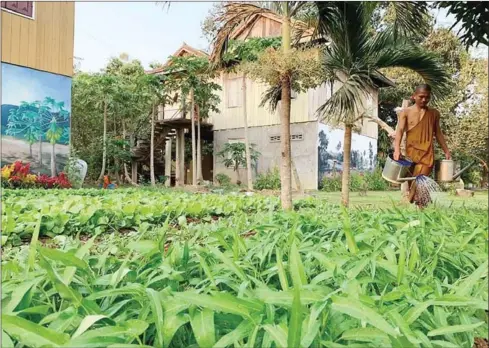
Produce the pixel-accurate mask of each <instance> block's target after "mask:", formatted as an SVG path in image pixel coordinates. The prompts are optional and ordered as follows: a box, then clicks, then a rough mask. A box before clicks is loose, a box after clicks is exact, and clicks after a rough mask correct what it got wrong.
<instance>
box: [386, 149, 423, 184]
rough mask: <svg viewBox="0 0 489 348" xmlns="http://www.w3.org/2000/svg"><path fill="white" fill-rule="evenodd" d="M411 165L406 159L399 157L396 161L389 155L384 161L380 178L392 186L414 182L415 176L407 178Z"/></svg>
mask: <svg viewBox="0 0 489 348" xmlns="http://www.w3.org/2000/svg"><path fill="white" fill-rule="evenodd" d="M413 164H414V163H413V162H412V161H411V160H410V159H409V158H407V157H404V156H401V157H400V158H399V160H398V161H396V160H395V159H394V158H393V157H392V155H389V156H388V157H387V159H386V161H385V165H384V170H383V171H382V177H383V178H384V179H385V180H387V181H389V182H391V183H393V184H402V183H403V182H406V181H412V180H416V177H415V176H411V177H408V176H407V175H408V174H409V169H410V168H411V166H412V165H413Z"/></svg>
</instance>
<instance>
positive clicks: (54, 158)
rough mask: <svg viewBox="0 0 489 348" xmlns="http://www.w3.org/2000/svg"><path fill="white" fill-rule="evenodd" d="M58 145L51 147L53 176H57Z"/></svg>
mask: <svg viewBox="0 0 489 348" xmlns="http://www.w3.org/2000/svg"><path fill="white" fill-rule="evenodd" d="M55 146H56V143H54V144H52V147H51V176H56V149H55Z"/></svg>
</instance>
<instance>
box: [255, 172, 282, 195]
mask: <svg viewBox="0 0 489 348" xmlns="http://www.w3.org/2000/svg"><path fill="white" fill-rule="evenodd" d="M254 187H255V189H257V190H280V172H279V170H278V168H274V169H272V170H267V171H266V172H265V173H262V174H260V175H258V177H257V178H256V182H255V185H254Z"/></svg>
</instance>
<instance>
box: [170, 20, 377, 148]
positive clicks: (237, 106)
mask: <svg viewBox="0 0 489 348" xmlns="http://www.w3.org/2000/svg"><path fill="white" fill-rule="evenodd" d="M281 27H282V24H281V22H280V21H278V20H276V19H273V18H269V17H266V16H265V17H260V18H257V19H256V20H254V21H252V22H251V23H249V25H248V26H247V27H240V28H238V29H237V31H236V32H235V35H236V39H237V40H246V39H249V38H252V37H276V36H280V35H281ZM214 82H215V83H217V84H219V85H220V86H221V88H222V90H221V91H219V92H218V93H217V94H218V95H219V98H220V100H221V102H220V105H219V106H218V109H219V112H218V113H213V114H211V115H210V117H209V119H207V120H206V122H208V123H211V124H212V125H213V129H214V130H226V129H238V128H243V127H244V122H243V100H242V99H243V97H242V75H236V74H226V73H221V76H220V77H219V78H216V79H215V80H214ZM340 87H341V82H339V81H336V82H335V83H334V85H333V86H331V85H330V84H323V85H321V86H319V87H317V88H315V89H311V90H309V91H307V92H304V93H300V94H296V93H293V97H294V98H293V99H292V105H291V123H303V122H311V121H321V122H323V123H325V124H327V123H329V122H327V121H326V120H324V121H323V120H318V114H317V110H318V108H319V107H320V106H321V105H323V104H324V103H325V102H326V101H327V100H328V99H329V98H330V97H331V95H332V92H333V91H337V90H338V89H339V88H340ZM246 89H247V93H246V108H247V118H248V126H249V127H261V126H275V125H279V124H280V111H281V107H280V103H279V105H278V108H277V110H276V111H275V112H270V110H269V109H268V106H265V107H260V104H261V101H262V97H263V95H264V93H265V92H266V91H267V90H268V86H266V85H265V84H263V83H259V82H257V81H252V80H251V79H247V80H246ZM332 89H333V91H332ZM371 94H372V97H371V100H370V105H371V106H372V107H373V106H376V105H377V101H378V90H372V91H371ZM363 104H364V105H367V104H369V103H368V102H367V100H364V101H363ZM367 107H368V105H367ZM178 109H179V105H177V104H175V105H167V106H166V107H165V112H164V118H165V119H169V118H175V117H181V114H180V113H179V112H178ZM373 113H374V116H377V108H373ZM187 118H188V119H190V115H187ZM358 126H359V128H360V129H361V132H360V134H361V135H365V136H368V137H371V138H375V139H376V138H377V133H378V127H377V124H375V123H372V122H368V121H364V122H363V124H362V122H361V121H360V122H358ZM339 128H341V126H339Z"/></svg>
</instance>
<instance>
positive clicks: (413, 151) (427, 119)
mask: <svg viewBox="0 0 489 348" xmlns="http://www.w3.org/2000/svg"><path fill="white" fill-rule="evenodd" d="M436 122H437V114H436V113H435V111H434V110H433V109H427V110H426V112H425V114H424V116H423V118H422V119H421V121H419V122H418V124H417V125H416V126H414V127H413V128H411V129H410V130H409V131H407V132H406V155H407V157H409V159H411V161H413V163H414V165H413V167H412V168H411V174H412V176H418V175H425V176H428V175H430V174H431V171H432V169H433V164H434V161H435V149H434V137H435V129H436V128H435V127H436ZM415 196H416V182H415V181H411V183H410V185H409V202H411V203H412V202H413V201H414V200H415Z"/></svg>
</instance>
